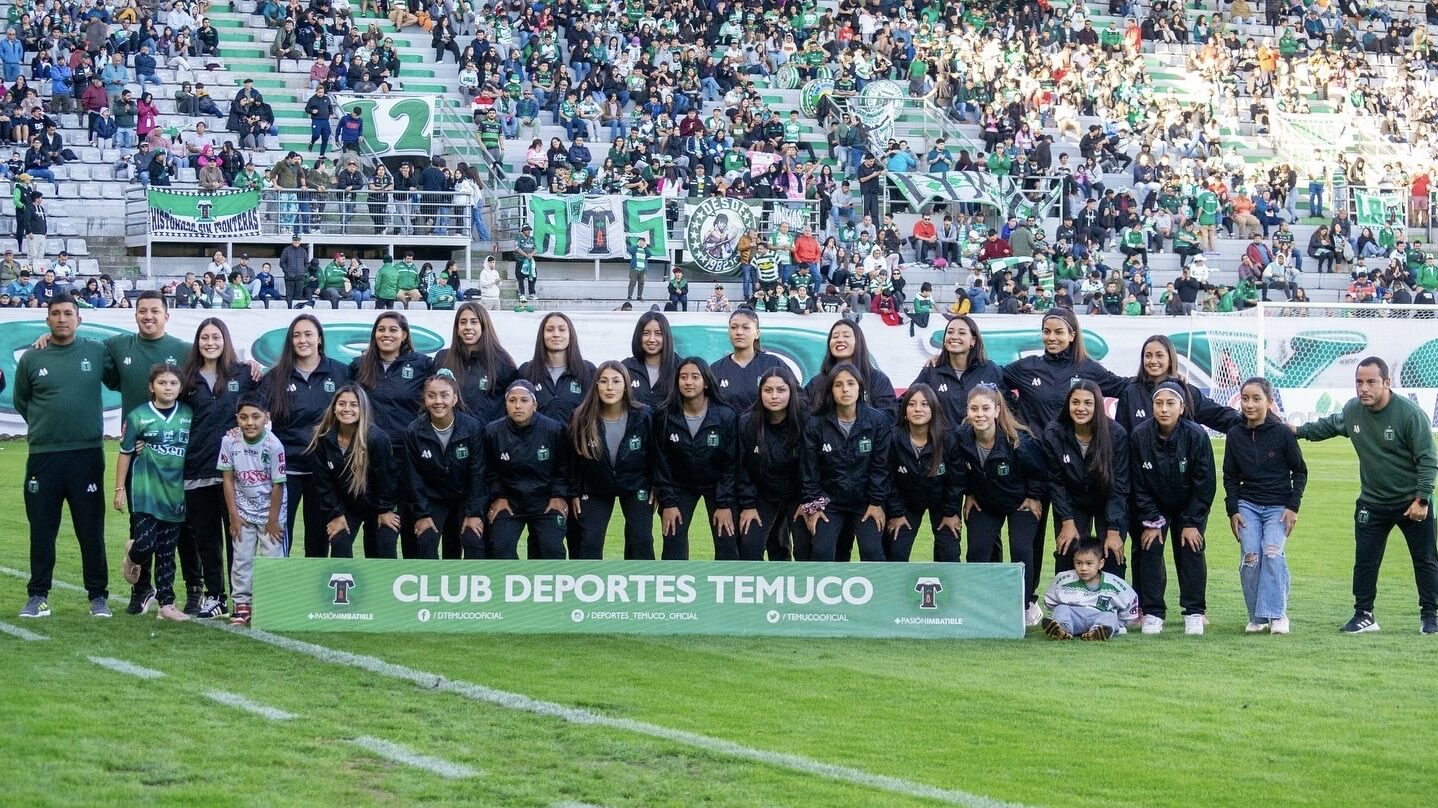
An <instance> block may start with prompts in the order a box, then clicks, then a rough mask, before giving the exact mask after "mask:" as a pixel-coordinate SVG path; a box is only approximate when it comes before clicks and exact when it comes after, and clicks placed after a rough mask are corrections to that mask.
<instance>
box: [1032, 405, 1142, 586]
mask: <svg viewBox="0 0 1438 808" xmlns="http://www.w3.org/2000/svg"><path fill="white" fill-rule="evenodd" d="M1040 445H1041V446H1042V447H1043V451H1044V462H1045V464H1046V465H1047V466H1048V471H1049V488H1048V490H1049V501H1050V502H1051V503H1052V507H1053V514H1054V571H1055V572H1066V571H1068V570H1071V569H1073V551H1074V550H1075V549H1077V548H1078V545H1079V544H1080V543H1082V542H1083V541H1084V540H1086V539H1094V540H1097V541H1102V542H1103V546H1104V572H1112V573H1114V574H1115V575H1118V576H1119V577H1124V554H1123V536H1124V533H1126V532H1127V531H1128V497H1129V478H1128V435H1127V434H1126V433H1125V432H1124V430H1123V427H1121V426H1119V425H1118V424H1116V423H1114V421H1113V419H1111V418H1109V417H1108V415H1107V414H1106V413H1105V412H1104V411H1103V393H1102V392H1101V391H1100V390H1099V387H1098V385H1097V384H1095V383H1094V382H1091V381H1088V380H1086V379H1085V380H1082V381H1079V382H1077V383H1075V384H1074V386H1073V388H1072V389H1070V390H1069V392H1068V396H1067V397H1066V401H1065V407H1064V409H1063V410H1062V411H1060V412H1059V417H1058V420H1057V421H1056V422H1054V423H1052V424H1050V425H1049V427H1048V428H1047V429H1045V430H1044V434H1043V437H1042V438H1041V439H1040Z"/></svg>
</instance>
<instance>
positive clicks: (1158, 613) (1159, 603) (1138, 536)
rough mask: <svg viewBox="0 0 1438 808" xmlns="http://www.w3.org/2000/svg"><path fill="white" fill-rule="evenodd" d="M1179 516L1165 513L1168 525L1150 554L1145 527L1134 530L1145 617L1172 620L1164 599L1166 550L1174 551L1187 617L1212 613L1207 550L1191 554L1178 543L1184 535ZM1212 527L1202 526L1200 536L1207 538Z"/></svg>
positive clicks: (1135, 564) (1182, 606)
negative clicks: (1210, 611) (1209, 607)
mask: <svg viewBox="0 0 1438 808" xmlns="http://www.w3.org/2000/svg"><path fill="white" fill-rule="evenodd" d="M1178 516H1179V514H1177V513H1165V514H1163V518H1164V519H1165V520H1166V521H1167V522H1168V524H1167V525H1164V527H1163V530H1162V531H1161V532H1160V534H1159V539H1158V541H1155V542H1154V543H1153V546H1152V547H1150V548H1148V549H1147V550H1145V549H1143V531H1144V526H1143V524H1142V523H1138V524H1134V525H1133V526H1132V528H1131V530H1132V533H1131V534H1130V535H1131V536H1132V537H1133V580H1132V581H1131V582H1130V583H1132V584H1133V588H1134V589H1135V590H1137V591H1138V605H1139V608H1140V609H1142V610H1143V613H1144V616H1145V617H1147V616H1148V615H1153V616H1154V617H1157V618H1160V619H1162V618H1164V617H1167V616H1168V604H1167V603H1166V602H1165V598H1164V595H1165V593H1166V591H1167V589H1168V568H1167V565H1165V564H1164V558H1163V555H1164V554H1163V548H1164V545H1165V544H1167V545H1169V546H1171V547H1172V548H1173V568H1174V570H1176V571H1177V572H1178V606H1179V608H1180V609H1182V610H1183V613H1184V614H1186V615H1187V614H1204V613H1205V612H1207V611H1208V603H1207V598H1208V559H1207V557H1206V556H1205V555H1204V552H1203V550H1191V549H1189V548H1188V547H1185V546H1184V545H1183V542H1181V541H1179V540H1178V537H1179V534H1180V533H1182V532H1183V531H1182V530H1181V529H1179V527H1178V521H1179V520H1178ZM1207 531H1208V523H1207V521H1205V522H1204V523H1203V524H1201V525H1199V526H1198V532H1199V533H1201V534H1205V535H1206V534H1207Z"/></svg>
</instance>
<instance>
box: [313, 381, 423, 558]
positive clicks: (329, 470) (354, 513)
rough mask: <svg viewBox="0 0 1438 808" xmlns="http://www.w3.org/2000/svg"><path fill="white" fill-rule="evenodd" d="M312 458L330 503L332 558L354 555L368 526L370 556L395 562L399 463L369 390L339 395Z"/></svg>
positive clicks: (354, 387)
mask: <svg viewBox="0 0 1438 808" xmlns="http://www.w3.org/2000/svg"><path fill="white" fill-rule="evenodd" d="M306 454H307V455H308V457H307V458H306V459H307V460H308V462H309V466H310V469H311V473H312V474H314V480H315V490H316V491H318V492H319V499H320V502H323V503H324V505H325V518H326V520H327V521H326V524H325V535H326V536H328V537H329V543H330V557H331V558H352V557H354V541H355V534H356V533H358V532H359V529H360V526H361V525H363V526H364V528H365V531H364V555H365V558H394V557H395V545H396V544H398V542H399V529H400V519H399V513H398V510H397V507H396V505H395V482H396V481H397V479H398V478H399V464H398V463H397V462H396V461H395V456H394V450H393V448H392V447H391V446H390V442H389V436H388V435H387V434H385V431H384V430H383V429H380V428H379V426H378V425H377V424H375V423H374V419H373V413H372V411H371V408H370V403H369V397H368V396H367V395H366V394H365V391H364V388H362V387H360V386H359V385H358V384H354V383H350V384H346V385H345V386H343V387H341V388H340V389H339V391H338V392H336V393H335V397H334V398H332V399H330V406H329V408H328V409H326V410H325V414H324V417H322V418H320V422H319V424H318V425H317V426H316V427H315V434H314V437H313V438H311V439H310V445H309V446H308V447H307V448H306Z"/></svg>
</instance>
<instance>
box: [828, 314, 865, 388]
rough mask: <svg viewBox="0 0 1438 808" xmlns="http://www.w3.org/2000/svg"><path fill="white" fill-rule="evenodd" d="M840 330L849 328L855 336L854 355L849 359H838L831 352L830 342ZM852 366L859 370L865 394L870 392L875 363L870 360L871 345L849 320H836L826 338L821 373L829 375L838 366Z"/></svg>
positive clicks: (857, 327)
mask: <svg viewBox="0 0 1438 808" xmlns="http://www.w3.org/2000/svg"><path fill="white" fill-rule="evenodd" d="M840 328H847V329H849V330H850V331H852V332H853V334H854V355H853V356H852V357H850V358H848V359H836V358H834V354H833V353H832V352H831V351H830V350H829V340H831V339H833V338H834V332H835V331H837V330H839V329H840ZM841 364H852V365H854V367H855V368H856V369H857V370H858V376H859V381H861V382H863V383H864V392H866V393H867V392H868V390H869V373H870V371H871V369H872V368H873V367H874V364H873V361H872V360H870V359H869V343H867V342H865V341H864V332H863V331H861V330H859V326H857V325H855V324H854V323H853V322H852V321H849V320H835V321H834V324H833V325H831V326H829V334H828V336H826V337H825V338H824V361H823V362H822V363H820V365H819V372H820V373H823V374H828V373H829V371H831V370H833V369H834V367H835V366H836V365H841Z"/></svg>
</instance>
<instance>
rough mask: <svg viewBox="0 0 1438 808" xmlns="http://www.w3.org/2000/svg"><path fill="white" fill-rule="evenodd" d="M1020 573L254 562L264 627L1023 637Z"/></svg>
mask: <svg viewBox="0 0 1438 808" xmlns="http://www.w3.org/2000/svg"><path fill="white" fill-rule="evenodd" d="M1023 585H1024V570H1023V566H1022V565H1020V564H803V563H800V564H774V563H766V562H762V561H735V562H729V561H722V562H721V561H695V562H674V561H399V560H384V559H351V558H257V559H255V576H254V597H255V617H254V620H255V623H254V625H255V627H256V628H262V629H265V630H267V631H366V632H393V633H401V632H420V631H424V632H446V633H508V634H733V635H755V636H774V637H907V638H913V639H961V638H980V637H985V638H1014V639H1016V638H1020V637H1022V636H1023V635H1024V622H1023V606H1024V603H1023V600H1024V595H1023Z"/></svg>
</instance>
